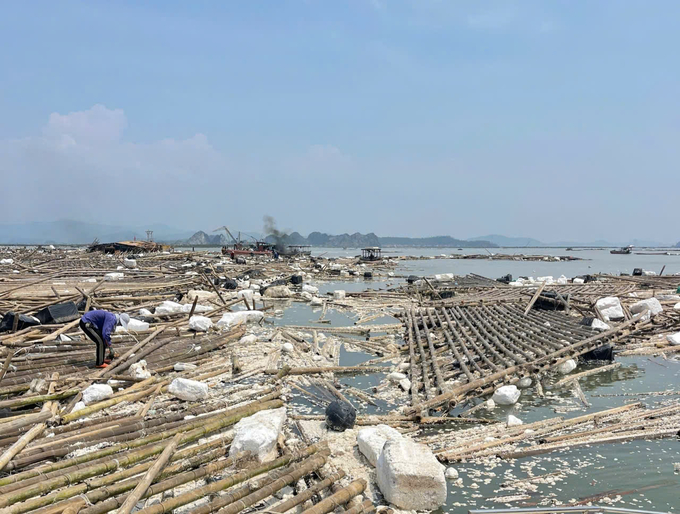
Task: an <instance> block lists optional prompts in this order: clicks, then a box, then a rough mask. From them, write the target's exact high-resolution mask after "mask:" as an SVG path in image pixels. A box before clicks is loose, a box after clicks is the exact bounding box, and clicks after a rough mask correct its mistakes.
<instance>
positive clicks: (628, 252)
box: [609, 246, 633, 255]
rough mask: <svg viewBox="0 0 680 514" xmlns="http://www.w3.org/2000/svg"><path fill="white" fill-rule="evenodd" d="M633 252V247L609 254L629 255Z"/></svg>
mask: <svg viewBox="0 0 680 514" xmlns="http://www.w3.org/2000/svg"><path fill="white" fill-rule="evenodd" d="M632 252H633V247H632V246H626V247H624V248H619V249H618V250H610V251H609V253H613V254H615V255H629V254H631V253H632Z"/></svg>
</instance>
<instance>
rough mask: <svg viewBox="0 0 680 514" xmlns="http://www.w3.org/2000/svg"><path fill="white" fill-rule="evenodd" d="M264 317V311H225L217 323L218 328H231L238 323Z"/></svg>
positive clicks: (258, 319)
mask: <svg viewBox="0 0 680 514" xmlns="http://www.w3.org/2000/svg"><path fill="white" fill-rule="evenodd" d="M262 318H264V313H263V312H262V311H236V312H225V313H224V314H222V317H221V318H220V320H219V321H218V322H217V323H215V325H216V326H217V327H218V328H230V327H232V326H234V325H236V324H238V323H247V322H249V321H260V320H261V319H262Z"/></svg>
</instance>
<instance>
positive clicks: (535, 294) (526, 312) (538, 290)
mask: <svg viewBox="0 0 680 514" xmlns="http://www.w3.org/2000/svg"><path fill="white" fill-rule="evenodd" d="M545 284H546V282H543V283H541V285H540V287H539V288H538V289H537V290H536V292H535V293H534V296H533V297H532V298H531V301H530V302H529V305H527V308H526V310H525V311H524V315H525V316H526V315H527V314H529V311H530V310H531V308H532V307H533V306H534V304H535V303H536V300H538V297H539V296H541V293H542V292H543V289H544V288H545Z"/></svg>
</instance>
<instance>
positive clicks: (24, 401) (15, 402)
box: [0, 389, 80, 409]
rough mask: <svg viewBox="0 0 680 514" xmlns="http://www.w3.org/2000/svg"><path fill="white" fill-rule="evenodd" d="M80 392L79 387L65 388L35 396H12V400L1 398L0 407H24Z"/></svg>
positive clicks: (68, 396) (60, 398)
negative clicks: (57, 391) (64, 389)
mask: <svg viewBox="0 0 680 514" xmlns="http://www.w3.org/2000/svg"><path fill="white" fill-rule="evenodd" d="M79 392H80V389H67V390H66V391H62V392H60V393H53V394H37V395H35V396H22V397H20V398H14V399H12V400H2V401H0V409H6V408H12V407H25V406H26V405H33V404H35V403H43V402H46V401H49V400H63V399H64V398H70V397H71V396H74V395H76V394H78V393H79Z"/></svg>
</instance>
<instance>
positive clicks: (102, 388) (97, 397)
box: [83, 384, 113, 405]
mask: <svg viewBox="0 0 680 514" xmlns="http://www.w3.org/2000/svg"><path fill="white" fill-rule="evenodd" d="M111 396H113V389H111V386H110V385H107V384H92V385H91V386H90V387H88V388H86V389H85V390H84V391H83V403H84V404H85V405H90V404H91V403H97V402H100V401H102V400H106V399H107V398H110V397H111Z"/></svg>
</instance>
